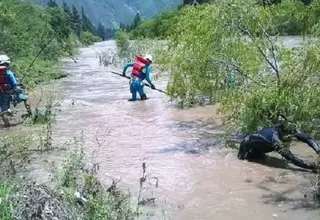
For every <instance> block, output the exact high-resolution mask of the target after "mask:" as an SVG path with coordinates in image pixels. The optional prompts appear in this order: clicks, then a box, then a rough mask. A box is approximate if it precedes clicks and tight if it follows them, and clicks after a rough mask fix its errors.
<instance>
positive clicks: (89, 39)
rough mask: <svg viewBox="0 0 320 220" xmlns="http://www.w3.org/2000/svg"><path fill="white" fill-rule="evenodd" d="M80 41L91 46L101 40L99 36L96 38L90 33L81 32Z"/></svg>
mask: <svg viewBox="0 0 320 220" xmlns="http://www.w3.org/2000/svg"><path fill="white" fill-rule="evenodd" d="M80 40H81V42H82V43H83V44H84V45H90V44H92V43H95V42H99V41H101V38H100V37H98V36H94V35H93V34H91V33H90V32H87V31H85V32H81V35H80Z"/></svg>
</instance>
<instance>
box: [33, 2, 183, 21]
mask: <svg viewBox="0 0 320 220" xmlns="http://www.w3.org/2000/svg"><path fill="white" fill-rule="evenodd" d="M33 1H34V2H36V3H39V4H46V2H47V0H33ZM63 1H65V2H67V4H68V5H70V6H71V5H75V6H76V7H77V8H78V9H80V8H81V6H83V7H84V10H85V13H86V14H87V15H88V17H89V18H90V19H91V20H92V21H93V22H94V24H98V23H99V22H100V23H101V24H103V25H104V26H105V27H116V26H117V25H119V23H120V22H122V23H131V22H132V21H133V18H134V16H135V15H136V13H137V11H139V12H140V15H141V17H142V18H151V17H153V16H154V15H156V14H157V13H159V12H161V11H164V10H167V9H170V8H175V7H177V6H178V5H180V4H182V1H183V0H56V2H57V3H58V4H62V2H63Z"/></svg>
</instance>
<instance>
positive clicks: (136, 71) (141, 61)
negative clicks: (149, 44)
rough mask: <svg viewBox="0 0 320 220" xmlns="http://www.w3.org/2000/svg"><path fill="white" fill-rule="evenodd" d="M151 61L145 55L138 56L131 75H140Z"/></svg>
mask: <svg viewBox="0 0 320 220" xmlns="http://www.w3.org/2000/svg"><path fill="white" fill-rule="evenodd" d="M149 63H150V62H149V60H147V59H146V58H144V57H143V56H137V57H136V60H135V61H134V64H133V69H132V72H131V75H132V76H136V77H139V75H140V73H141V72H142V69H143V68H144V67H145V66H146V65H147V64H149Z"/></svg>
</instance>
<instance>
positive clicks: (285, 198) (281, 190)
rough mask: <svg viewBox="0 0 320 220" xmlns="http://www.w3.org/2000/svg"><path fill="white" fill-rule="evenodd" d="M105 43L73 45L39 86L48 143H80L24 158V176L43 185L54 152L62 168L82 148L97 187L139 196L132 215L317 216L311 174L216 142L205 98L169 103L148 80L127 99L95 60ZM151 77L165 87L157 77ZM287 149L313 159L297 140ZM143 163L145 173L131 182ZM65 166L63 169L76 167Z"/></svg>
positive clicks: (121, 83)
mask: <svg viewBox="0 0 320 220" xmlns="http://www.w3.org/2000/svg"><path fill="white" fill-rule="evenodd" d="M106 50H115V43H114V41H106V42H100V43H96V44H95V45H93V46H90V47H87V48H81V50H80V51H81V52H80V54H79V55H78V56H77V61H78V62H77V64H76V63H74V62H73V61H72V60H69V61H66V62H65V63H64V66H65V70H66V71H67V72H68V74H69V77H67V78H63V79H61V80H59V81H57V82H56V83H54V84H52V85H49V86H48V87H46V91H47V92H46V93H45V94H55V93H56V92H57V94H60V95H57V96H58V97H59V96H60V99H59V106H58V112H57V113H58V114H57V115H56V117H55V120H54V122H53V123H52V124H51V128H50V132H49V133H50V134H51V135H50V137H51V138H50V140H51V144H52V147H53V148H60V149H61V146H62V147H63V148H67V150H68V149H70V150H71V149H75V148H73V147H72V146H78V147H79V146H80V148H78V149H82V150H83V151H84V153H85V154H82V153H81V150H80V151H73V152H77V153H76V154H74V153H73V154H69V153H67V152H68V151H64V150H62V151H59V150H58V151H48V152H47V153H43V154H42V156H41V157H39V156H38V157H33V159H32V165H28V167H27V170H31V172H29V173H28V177H30V178H32V179H36V180H37V181H38V182H39V183H45V184H50V182H51V178H50V174H52V170H59V167H60V166H61V164H63V163H64V160H66V161H67V162H69V164H70V161H73V162H72V163H71V164H72V166H67V167H69V168H70V167H74V166H78V167H81V166H82V165H83V164H82V163H81V166H79V163H74V162H75V161H78V162H79V161H80V162H81V161H82V162H83V161H84V160H83V156H84V155H85V157H86V158H87V159H88V161H91V162H92V163H91V164H89V167H92V166H93V165H94V164H96V163H97V164H98V165H99V166H98V167H99V169H98V170H97V174H98V176H99V179H100V182H101V184H102V185H104V186H106V187H110V185H112V181H113V180H115V181H116V182H117V181H119V180H121V181H120V182H119V183H118V184H117V186H118V187H120V188H121V189H123V190H125V191H126V189H129V190H130V192H131V198H132V199H131V202H132V204H133V207H136V205H137V202H136V201H137V198H139V199H140V201H149V203H148V206H147V207H148V209H147V210H150V211H149V212H148V215H149V216H145V215H144V216H143V217H140V219H141V218H149V219H159V216H161V215H162V214H163V213H165V214H164V216H162V217H161V218H164V219H168V215H169V216H171V219H212V217H213V216H214V217H215V218H217V219H233V218H238V219H247V216H248V215H251V216H253V217H254V218H260V219H271V218H277V219H288V218H290V219H318V218H319V211H318V210H316V209H314V204H313V203H312V199H311V198H310V197H311V195H312V194H311V193H309V192H308V188H310V186H311V185H312V183H310V180H312V179H313V177H314V175H313V174H312V173H309V172H303V171H302V170H301V169H298V168H296V167H294V166H292V165H289V167H287V164H286V163H285V162H284V161H283V160H282V159H281V158H279V157H278V156H277V155H274V154H271V157H270V158H269V159H268V160H267V161H266V163H265V164H255V163H249V162H246V161H239V160H237V158H236V151H235V150H232V149H227V148H224V146H223V144H222V142H221V141H220V139H219V134H221V133H222V130H221V126H220V125H221V118H220V117H221V116H219V115H218V114H217V113H216V108H215V106H204V107H197V108H192V109H184V110H181V109H176V108H173V107H172V105H171V104H170V102H169V100H168V98H167V97H166V96H165V95H164V94H161V93H158V92H157V91H154V90H150V89H148V88H146V92H147V95H148V96H149V97H150V99H149V100H148V101H146V102H136V103H131V102H127V98H128V97H129V95H130V93H129V89H128V82H127V81H126V80H125V79H123V78H121V77H118V76H115V75H113V74H111V73H110V72H108V71H110V70H113V71H120V69H117V68H114V67H112V66H110V67H107V68H105V67H102V66H100V65H99V59H98V54H99V53H100V52H103V51H106ZM155 85H156V86H157V87H158V88H165V85H166V78H165V76H164V77H162V78H159V79H158V80H156V81H155ZM50 88H51V89H50ZM48 91H49V92H48ZM54 91H55V92H54ZM61 94H63V96H61ZM35 100H37V99H35ZM44 103H45V102H44ZM20 128H21V127H20ZM44 128H45V126H44V127H42V128H41V129H42V130H43V131H45V130H46V129H44ZM14 129H15V128H14ZM41 129H39V130H41ZM15 130H16V131H17V132H19V133H21V130H20V131H18V129H15ZM27 131H28V130H27V129H26V132H27ZM74 138H76V142H73V139H74ZM66 143H72V144H66ZM293 151H294V152H297V153H298V154H299V155H302V156H304V157H307V158H312V157H313V152H312V151H311V150H310V149H309V148H308V147H306V146H304V145H301V144H296V145H295V146H294V147H293ZM71 153H72V150H71ZM67 155H70V156H67ZM72 155H73V156H72ZM72 158H74V159H75V160H71V159H72ZM77 158H82V159H80V160H77ZM68 159H69V160H68ZM52 163H55V165H54V166H52ZM144 163H145V165H146V173H145V174H146V175H147V177H148V178H147V179H149V181H146V182H145V183H144V184H145V185H144V186H145V187H146V190H141V187H140V182H139V178H140V177H141V176H142V173H141V172H142V171H143V167H142V165H143V164H144ZM86 166H87V165H86ZM70 170H71V171H70V172H69V173H68V172H64V174H68V175H69V176H70V177H74V174H79V173H77V172H75V173H72V169H70ZM72 174H73V175H72ZM61 176H65V175H61ZM152 177H153V178H152ZM68 179H69V180H70V178H68ZM71 179H72V178H71ZM60 180H61V178H60ZM305 194H306V195H307V198H305V197H304V195H305ZM153 202H154V203H153ZM125 207H126V208H127V207H128V206H125ZM162 209H164V210H165V211H164V210H162ZM125 210H127V211H128V209H125ZM127 213H130V212H127Z"/></svg>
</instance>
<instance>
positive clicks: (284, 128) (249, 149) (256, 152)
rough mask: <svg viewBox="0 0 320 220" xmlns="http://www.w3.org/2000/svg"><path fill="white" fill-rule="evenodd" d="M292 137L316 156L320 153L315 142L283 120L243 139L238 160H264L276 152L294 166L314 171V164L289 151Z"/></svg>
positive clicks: (315, 167)
mask: <svg viewBox="0 0 320 220" xmlns="http://www.w3.org/2000/svg"><path fill="white" fill-rule="evenodd" d="M293 137H296V138H297V139H298V140H299V141H302V142H304V143H306V144H308V145H309V147H311V148H312V149H313V150H314V151H315V152H316V153H317V154H319V153H320V148H319V145H318V144H317V143H316V141H315V140H313V139H312V138H311V137H310V136H308V135H307V134H305V133H303V132H301V131H299V130H298V129H297V127H296V125H295V124H293V123H291V122H289V121H287V120H286V119H285V120H281V121H280V123H279V124H277V125H275V126H272V127H266V128H263V129H261V130H260V131H258V132H257V133H255V134H250V135H248V136H247V137H245V138H244V140H243V141H242V142H241V143H240V148H239V152H238V158H239V159H242V160H244V159H247V160H251V159H260V158H264V157H265V154H266V153H270V152H272V151H276V152H278V153H279V154H281V156H283V157H284V158H285V159H287V160H289V161H291V162H292V163H293V164H294V165H296V166H299V167H301V168H305V169H310V170H312V171H316V169H317V166H316V163H313V162H307V161H304V160H302V159H300V158H298V157H296V156H295V155H294V154H293V153H292V152H291V151H290V149H289V148H290V144H291V141H292V138H293Z"/></svg>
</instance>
